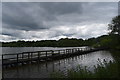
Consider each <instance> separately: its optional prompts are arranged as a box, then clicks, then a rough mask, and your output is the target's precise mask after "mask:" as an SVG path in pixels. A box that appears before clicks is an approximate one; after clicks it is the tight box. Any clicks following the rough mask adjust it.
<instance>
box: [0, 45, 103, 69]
mask: <svg viewBox="0 0 120 80" xmlns="http://www.w3.org/2000/svg"><path fill="white" fill-rule="evenodd" d="M98 50H101V49H99V48H90V47H86V48H72V49H62V50H46V51H33V52H22V53H14V54H2V67H3V68H4V67H6V66H10V67H12V66H18V65H23V64H28V63H33V62H41V61H50V60H55V59H62V58H67V57H71V56H75V55H81V54H86V53H89V52H93V51H98Z"/></svg>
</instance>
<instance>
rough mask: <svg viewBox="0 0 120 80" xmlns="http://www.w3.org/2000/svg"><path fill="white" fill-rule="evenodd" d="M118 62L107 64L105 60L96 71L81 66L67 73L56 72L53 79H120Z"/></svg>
mask: <svg viewBox="0 0 120 80" xmlns="http://www.w3.org/2000/svg"><path fill="white" fill-rule="evenodd" d="M118 65H120V64H119V63H118V62H112V61H110V62H109V63H107V62H106V61H105V60H104V62H103V63H100V64H98V65H97V66H94V71H93V72H92V71H89V70H88V69H87V68H86V67H84V68H82V67H80V66H78V67H76V69H71V70H67V73H66V74H64V73H63V72H54V73H52V74H51V77H52V78H120V75H119V67H118Z"/></svg>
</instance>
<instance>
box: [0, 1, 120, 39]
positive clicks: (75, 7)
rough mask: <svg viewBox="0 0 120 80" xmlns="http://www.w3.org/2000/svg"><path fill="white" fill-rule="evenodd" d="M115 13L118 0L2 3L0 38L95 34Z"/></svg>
mask: <svg viewBox="0 0 120 80" xmlns="http://www.w3.org/2000/svg"><path fill="white" fill-rule="evenodd" d="M117 14H118V3H117V2H3V3H2V33H1V34H0V39H1V40H0V41H15V40H30V41H31V40H46V39H47V40H48V39H49V40H53V39H56V40H58V39H60V38H66V37H68V38H83V39H87V38H90V37H97V36H100V35H104V34H107V32H108V30H107V28H108V26H107V25H108V23H110V21H111V19H112V18H113V17H115V16H117Z"/></svg>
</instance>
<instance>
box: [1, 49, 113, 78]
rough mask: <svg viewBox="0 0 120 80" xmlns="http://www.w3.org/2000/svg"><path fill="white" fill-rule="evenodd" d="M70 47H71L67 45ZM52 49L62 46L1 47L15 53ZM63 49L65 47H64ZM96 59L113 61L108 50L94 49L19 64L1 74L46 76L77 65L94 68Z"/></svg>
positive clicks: (5, 75) (21, 76)
mask: <svg viewBox="0 0 120 80" xmlns="http://www.w3.org/2000/svg"><path fill="white" fill-rule="evenodd" d="M69 48H71V47H69ZM53 49H63V48H53V47H42V48H40V47H38V48H36V47H34V48H33V47H24V48H17V47H16V48H5V49H4V48H3V54H4V53H7V52H9V53H15V52H18V53H19V52H24V51H38V50H53ZM64 49H65V48H64ZM98 59H100V60H101V62H103V60H104V59H105V60H106V61H107V62H109V61H110V60H111V61H113V60H114V58H113V57H112V55H111V53H110V52H109V51H96V52H91V53H89V54H84V55H79V56H75V57H70V58H66V59H61V60H56V61H51V62H43V63H36V64H29V65H24V66H20V67H17V68H12V69H5V70H3V76H4V77H5V78H46V77H48V78H49V77H50V74H51V73H52V72H55V71H62V72H64V73H66V71H67V70H68V69H71V68H72V69H75V68H76V67H77V66H78V65H80V66H82V67H84V66H87V68H88V69H89V70H91V71H92V70H93V69H94V67H93V66H94V65H97V64H99V61H98Z"/></svg>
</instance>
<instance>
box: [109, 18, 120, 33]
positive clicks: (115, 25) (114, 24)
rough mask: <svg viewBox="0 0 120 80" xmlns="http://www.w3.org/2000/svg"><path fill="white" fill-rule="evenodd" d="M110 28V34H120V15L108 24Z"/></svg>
mask: <svg viewBox="0 0 120 80" xmlns="http://www.w3.org/2000/svg"><path fill="white" fill-rule="evenodd" d="M108 26H109V27H108V29H109V30H111V31H110V34H119V35H120V16H116V17H114V18H113V19H112V21H111V24H108Z"/></svg>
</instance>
